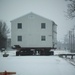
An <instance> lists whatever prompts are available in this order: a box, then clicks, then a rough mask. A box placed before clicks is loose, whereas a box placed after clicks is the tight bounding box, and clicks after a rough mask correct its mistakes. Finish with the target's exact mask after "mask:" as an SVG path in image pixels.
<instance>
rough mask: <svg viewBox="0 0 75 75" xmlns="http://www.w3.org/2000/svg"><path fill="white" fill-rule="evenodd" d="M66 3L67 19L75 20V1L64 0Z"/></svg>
mask: <svg viewBox="0 0 75 75" xmlns="http://www.w3.org/2000/svg"><path fill="white" fill-rule="evenodd" d="M65 1H67V2H68V5H67V7H68V9H67V17H69V18H75V0H65Z"/></svg>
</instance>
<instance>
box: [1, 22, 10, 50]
mask: <svg viewBox="0 0 75 75" xmlns="http://www.w3.org/2000/svg"><path fill="white" fill-rule="evenodd" d="M8 33H9V29H8V27H7V25H6V23H5V22H3V21H0V49H1V48H7V38H8V36H7V34H8Z"/></svg>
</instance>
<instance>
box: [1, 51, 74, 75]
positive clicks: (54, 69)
mask: <svg viewBox="0 0 75 75" xmlns="http://www.w3.org/2000/svg"><path fill="white" fill-rule="evenodd" d="M62 52H65V51H62ZM62 52H61V51H59V50H57V51H55V56H15V51H8V54H9V56H8V57H2V53H0V72H3V71H5V70H6V71H12V72H16V75H75V66H73V65H72V64H71V63H69V62H68V61H66V60H65V59H63V58H60V57H58V56H56V55H57V54H59V53H62Z"/></svg>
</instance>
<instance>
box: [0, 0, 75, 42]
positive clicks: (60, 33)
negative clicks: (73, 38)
mask: <svg viewBox="0 0 75 75" xmlns="http://www.w3.org/2000/svg"><path fill="white" fill-rule="evenodd" d="M66 4H67V3H66V2H65V0H0V20H3V21H5V22H6V23H7V25H8V26H9V28H11V23H10V21H11V20H13V19H15V18H18V17H20V16H22V15H25V14H27V13H29V12H34V13H36V14H38V15H41V16H43V17H46V18H48V19H51V20H53V21H54V22H55V23H56V24H57V25H58V27H57V39H58V40H59V41H63V40H64V35H65V34H67V33H68V30H70V29H72V27H73V26H74V25H75V22H74V20H75V19H72V20H71V19H67V18H66V17H65V14H66V13H65V11H66V10H67V5H66Z"/></svg>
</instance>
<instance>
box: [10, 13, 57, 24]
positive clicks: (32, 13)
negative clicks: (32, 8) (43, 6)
mask: <svg viewBox="0 0 75 75" xmlns="http://www.w3.org/2000/svg"><path fill="white" fill-rule="evenodd" d="M30 14H31V15H37V16H39V17H41V18H44V19H47V20H49V21H52V20H50V19H48V18H45V17H43V16H40V15H38V14H35V13H33V12H30V13H27V14H25V15H23V16H20V17H18V18H16V19H13V20H11V21H10V22H13V21H15V20H17V19H19V18H22V17H24V16H27V15H30ZM52 22H53V23H55V22H54V21H52ZM55 25H57V24H56V23H55Z"/></svg>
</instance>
